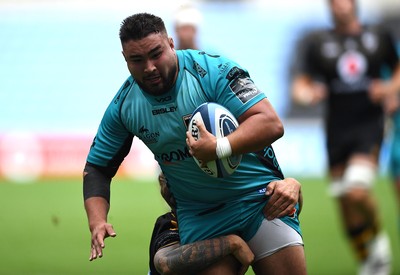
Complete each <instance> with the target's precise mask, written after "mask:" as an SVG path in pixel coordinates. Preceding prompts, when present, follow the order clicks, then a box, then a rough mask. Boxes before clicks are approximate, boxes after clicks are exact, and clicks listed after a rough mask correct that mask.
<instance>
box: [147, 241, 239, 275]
mask: <svg viewBox="0 0 400 275" xmlns="http://www.w3.org/2000/svg"><path fill="white" fill-rule="evenodd" d="M230 253H232V248H231V244H230V242H229V240H228V238H226V237H220V238H215V239H210V240H204V241H197V242H195V243H191V244H186V245H182V246H180V245H174V246H169V247H165V248H162V249H160V250H159V251H158V252H157V254H156V256H155V259H154V262H155V266H156V268H157V270H159V271H160V272H161V273H163V274H192V273H194V272H199V271H201V270H203V269H205V268H207V267H209V266H210V265H212V264H214V263H215V262H217V261H218V260H221V259H222V258H224V257H225V256H227V255H229V254H230Z"/></svg>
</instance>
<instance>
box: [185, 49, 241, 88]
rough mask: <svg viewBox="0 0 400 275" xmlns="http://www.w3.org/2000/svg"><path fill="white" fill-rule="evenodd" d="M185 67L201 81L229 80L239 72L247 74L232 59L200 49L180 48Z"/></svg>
mask: <svg viewBox="0 0 400 275" xmlns="http://www.w3.org/2000/svg"><path fill="white" fill-rule="evenodd" d="M180 52H181V53H180V54H181V55H182V56H183V63H184V66H185V69H186V70H188V71H190V72H191V73H192V74H193V75H196V76H197V77H198V79H200V80H201V81H211V82H212V83H213V82H214V81H217V80H218V79H225V80H226V81H230V80H231V79H232V77H230V76H236V75H237V74H238V73H240V74H248V72H247V70H246V69H244V68H243V67H242V66H240V65H239V64H238V63H237V62H235V61H233V60H232V59H230V58H228V57H226V56H223V55H219V54H215V53H208V52H205V51H201V50H181V51H180Z"/></svg>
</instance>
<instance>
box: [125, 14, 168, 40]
mask: <svg viewBox="0 0 400 275" xmlns="http://www.w3.org/2000/svg"><path fill="white" fill-rule="evenodd" d="M152 33H165V34H167V30H166V29H165V25H164V21H163V20H162V19H161V18H160V17H158V16H155V15H153V14H149V13H137V14H134V15H131V16H129V17H127V18H125V19H124V20H123V21H122V23H121V28H120V30H119V39H120V40H121V43H125V42H128V41H129V40H139V39H142V38H145V37H147V36H148V35H150V34H152Z"/></svg>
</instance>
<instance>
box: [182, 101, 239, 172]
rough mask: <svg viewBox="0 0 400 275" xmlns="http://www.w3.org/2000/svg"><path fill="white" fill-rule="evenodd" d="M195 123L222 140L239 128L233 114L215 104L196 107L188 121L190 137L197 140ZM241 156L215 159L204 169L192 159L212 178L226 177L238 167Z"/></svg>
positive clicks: (197, 132)
mask: <svg viewBox="0 0 400 275" xmlns="http://www.w3.org/2000/svg"><path fill="white" fill-rule="evenodd" d="M195 121H202V122H203V124H204V126H205V128H206V129H207V130H208V131H209V132H210V133H212V134H213V135H214V136H216V137H217V138H222V137H225V136H227V135H229V134H230V133H232V132H233V131H235V130H236V128H237V127H238V126H239V123H238V122H237V120H236V118H235V117H234V116H233V114H232V113H231V112H230V111H229V110H228V109H226V108H225V107H223V106H222V105H219V104H217V103H212V102H208V103H203V104H201V105H200V106H199V107H197V108H196V109H195V110H194V112H193V114H192V117H191V119H190V122H189V130H190V131H191V133H192V136H193V137H194V138H195V139H196V140H197V139H199V138H200V133H199V131H198V128H197V125H196V123H195ZM241 159H242V155H239V156H230V157H228V158H223V159H217V160H215V161H210V162H209V163H207V165H206V167H201V166H200V163H199V161H198V160H197V159H196V158H194V160H195V161H196V163H197V165H198V166H199V167H200V168H201V169H202V170H203V171H204V172H205V173H206V174H208V175H210V176H213V177H219V178H222V177H228V176H229V175H231V174H232V173H233V172H235V170H236V168H237V167H238V166H239V164H240V161H241Z"/></svg>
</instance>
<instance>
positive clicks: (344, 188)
mask: <svg viewBox="0 0 400 275" xmlns="http://www.w3.org/2000/svg"><path fill="white" fill-rule="evenodd" d="M328 4H329V8H330V11H331V15H332V19H333V22H334V28H333V29H332V30H321V31H316V32H313V33H311V34H308V35H307V36H306V37H305V38H304V40H303V41H302V42H301V43H302V47H300V48H301V49H302V52H301V53H299V54H298V55H297V57H298V58H299V60H297V63H296V66H295V67H296V68H295V76H294V80H293V83H292V85H293V86H292V95H293V99H294V101H295V102H297V103H300V104H302V105H306V106H308V105H315V104H317V103H318V102H321V101H323V100H326V104H327V105H326V114H325V115H326V117H325V119H326V137H327V144H326V145H327V150H328V157H329V172H330V177H331V184H330V193H331V195H333V196H334V197H336V198H337V199H338V203H339V208H340V213H341V218H342V220H343V223H344V227H345V231H346V233H347V235H348V237H349V240H350V242H351V244H352V247H353V248H354V251H355V253H356V255H357V258H358V260H359V262H360V268H359V274H375V275H376V274H390V269H391V267H390V266H391V264H390V262H391V251H390V242H389V239H388V237H387V235H386V234H385V233H384V232H383V230H382V226H381V221H380V218H379V214H378V208H377V204H376V201H375V199H374V197H373V195H372V193H371V188H372V184H373V181H374V179H375V175H376V171H377V168H378V158H379V152H380V147H381V143H382V139H383V135H384V131H383V130H384V112H383V107H382V106H383V104H384V103H385V101H386V95H387V94H389V93H390V90H394V89H397V87H396V85H398V84H397V83H398V79H399V78H400V66H399V60H398V57H397V54H396V51H395V47H394V44H393V41H392V40H391V39H390V36H389V35H388V33H387V32H385V31H384V30H383V29H380V28H378V27H376V26H364V25H362V24H361V23H360V22H359V19H358V17H357V7H356V3H355V1H354V0H330V1H329V3H328ZM383 66H386V67H387V68H389V69H390V70H391V71H392V72H393V74H392V75H393V77H392V78H391V79H389V80H388V81H387V82H384V81H383V79H381V69H382V67H383Z"/></svg>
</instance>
